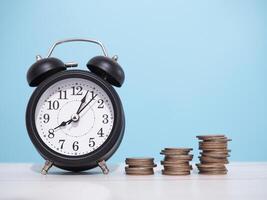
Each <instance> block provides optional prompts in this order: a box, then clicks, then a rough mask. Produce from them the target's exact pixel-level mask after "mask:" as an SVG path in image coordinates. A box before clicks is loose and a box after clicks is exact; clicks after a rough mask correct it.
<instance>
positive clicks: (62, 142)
mask: <svg viewBox="0 0 267 200" xmlns="http://www.w3.org/2000/svg"><path fill="white" fill-rule="evenodd" d="M113 122H114V110H113V106H112V102H111V100H110V98H109V96H108V95H107V93H106V92H105V91H104V90H103V89H102V88H101V87H100V86H99V85H97V84H95V83H94V82H92V81H89V80H86V79H81V78H68V79H64V80H61V81H58V82H56V83H55V84H53V85H51V86H50V87H49V88H47V89H46V90H45V92H44V93H43V94H42V95H41V97H40V99H39V101H38V103H37V106H36V110H35V126H36V129H37V132H38V134H39V136H40V138H41V139H42V140H43V142H44V143H45V144H46V145H47V146H48V147H49V148H50V149H52V150H54V151H56V152H58V153H60V154H63V155H67V156H81V155H84V154H88V153H90V152H93V151H94V150H96V149H97V148H99V147H100V146H101V145H102V144H103V143H104V142H105V141H106V140H107V138H108V137H109V135H110V133H111V130H112V127H113Z"/></svg>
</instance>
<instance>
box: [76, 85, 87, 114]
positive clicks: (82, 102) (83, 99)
mask: <svg viewBox="0 0 267 200" xmlns="http://www.w3.org/2000/svg"><path fill="white" fill-rule="evenodd" d="M88 92H89V90H87V92H86V94H85V95H84V97H83V98H82V99H81V104H80V106H79V108H78V110H77V112H76V114H79V110H80V109H81V107H82V105H83V104H84V102H85V100H86V96H87V94H88Z"/></svg>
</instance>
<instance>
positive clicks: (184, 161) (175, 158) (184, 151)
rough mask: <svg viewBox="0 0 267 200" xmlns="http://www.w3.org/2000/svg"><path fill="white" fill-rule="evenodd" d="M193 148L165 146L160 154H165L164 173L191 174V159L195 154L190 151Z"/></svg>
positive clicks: (163, 161)
mask: <svg viewBox="0 0 267 200" xmlns="http://www.w3.org/2000/svg"><path fill="white" fill-rule="evenodd" d="M191 150H193V149H192V148H165V149H163V150H162V151H161V152H160V154H162V155H164V160H162V161H161V164H162V165H163V166H164V169H163V170H162V174H164V175H174V176H175V175H176V176H178V175H189V174H190V171H191V170H192V165H190V161H191V160H192V159H193V155H192V154H189V152H190V151H191Z"/></svg>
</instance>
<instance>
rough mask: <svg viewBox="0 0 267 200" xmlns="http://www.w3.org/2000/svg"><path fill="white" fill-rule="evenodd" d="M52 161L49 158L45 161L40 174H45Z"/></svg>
mask: <svg viewBox="0 0 267 200" xmlns="http://www.w3.org/2000/svg"><path fill="white" fill-rule="evenodd" d="M52 165H53V163H52V162H51V161H49V160H46V161H45V164H44V167H43V169H42V171H41V174H43V175H46V174H47V172H48V170H49V169H50V168H51V167H52Z"/></svg>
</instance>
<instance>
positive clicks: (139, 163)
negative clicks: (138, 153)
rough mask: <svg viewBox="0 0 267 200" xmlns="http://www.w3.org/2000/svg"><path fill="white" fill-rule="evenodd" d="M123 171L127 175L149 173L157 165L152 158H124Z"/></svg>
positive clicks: (151, 172) (152, 171) (152, 172)
mask: <svg viewBox="0 0 267 200" xmlns="http://www.w3.org/2000/svg"><path fill="white" fill-rule="evenodd" d="M125 163H126V165H128V166H126V167H125V172H126V174H128V175H151V174H154V170H153V168H154V167H156V166H157V165H156V164H155V163H154V158H126V160H125Z"/></svg>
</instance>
